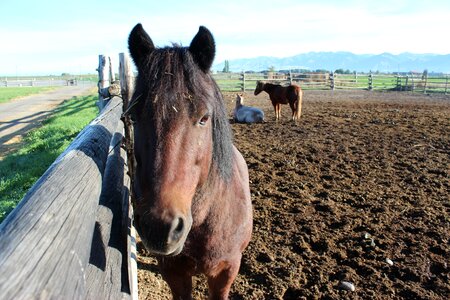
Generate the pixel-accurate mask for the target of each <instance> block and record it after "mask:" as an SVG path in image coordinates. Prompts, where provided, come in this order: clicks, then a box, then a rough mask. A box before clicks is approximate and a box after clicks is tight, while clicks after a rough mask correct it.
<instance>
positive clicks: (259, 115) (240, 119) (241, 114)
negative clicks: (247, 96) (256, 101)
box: [233, 94, 264, 123]
mask: <svg viewBox="0 0 450 300" xmlns="http://www.w3.org/2000/svg"><path fill="white" fill-rule="evenodd" d="M233 117H234V121H235V122H237V123H261V122H264V112H263V111H262V110H261V109H259V108H256V107H251V106H245V105H244V96H243V95H242V94H236V107H235V108H234V111H233Z"/></svg>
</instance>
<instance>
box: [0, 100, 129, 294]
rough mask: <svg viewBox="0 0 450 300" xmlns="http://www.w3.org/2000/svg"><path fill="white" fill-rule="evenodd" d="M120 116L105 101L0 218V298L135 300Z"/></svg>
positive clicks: (118, 104) (116, 105)
mask: <svg viewBox="0 0 450 300" xmlns="http://www.w3.org/2000/svg"><path fill="white" fill-rule="evenodd" d="M122 113H123V102H122V98H121V97H112V98H110V99H109V100H108V101H107V103H106V105H105V106H104V108H103V109H102V111H101V113H100V115H99V116H98V117H97V118H96V119H95V120H94V121H92V122H91V123H90V124H89V125H88V126H86V127H85V128H84V129H83V130H82V131H81V132H80V134H79V135H78V136H77V137H76V138H75V140H74V141H73V142H72V143H71V145H70V146H69V147H68V148H67V149H66V150H65V151H64V152H63V153H62V154H61V155H60V156H59V157H58V158H57V159H56V161H55V162H54V163H53V164H52V165H51V166H50V168H49V169H48V170H47V171H46V172H45V174H44V175H43V176H42V177H41V178H40V179H39V180H38V181H37V182H36V184H35V185H34V186H33V187H32V188H31V189H30V190H29V192H28V193H27V194H26V195H25V197H24V198H23V199H22V201H21V202H20V203H19V205H18V206H17V207H16V208H15V209H14V210H13V211H12V212H11V213H10V214H9V216H8V217H7V218H6V219H5V220H4V221H3V222H2V223H1V225H0V241H1V242H0V272H1V274H2V276H1V277H0V290H1V298H2V299H35V298H44V299H86V298H88V299H106V298H108V299H123V298H125V299H137V273H136V263H135V261H134V258H135V254H133V248H135V244H134V243H135V241H134V236H133V235H132V233H133V228H132V226H131V224H132V207H131V205H130V202H129V195H130V178H129V176H128V170H127V165H126V163H125V162H126V161H127V157H126V153H125V151H124V150H123V149H122V148H121V145H122V138H123V132H124V126H123V123H122V122H121V121H120V118H121V115H122ZM133 256H134V258H133Z"/></svg>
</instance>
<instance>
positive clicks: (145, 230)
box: [136, 214, 192, 256]
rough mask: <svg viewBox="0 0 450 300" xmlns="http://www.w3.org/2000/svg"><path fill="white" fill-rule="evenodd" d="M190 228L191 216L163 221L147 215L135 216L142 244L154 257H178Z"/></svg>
mask: <svg viewBox="0 0 450 300" xmlns="http://www.w3.org/2000/svg"><path fill="white" fill-rule="evenodd" d="M191 226H192V216H191V214H188V215H187V216H185V215H180V214H179V215H175V216H174V217H172V218H165V219H164V220H163V219H160V218H152V217H151V216H149V215H144V216H140V215H136V228H137V231H138V233H139V235H140V237H141V239H142V242H143V243H144V246H145V248H146V249H147V250H148V251H150V252H151V253H152V254H155V255H164V256H174V255H178V254H179V253H180V252H181V251H182V250H183V247H184V243H185V242H186V238H187V236H188V234H189V231H190V230H191Z"/></svg>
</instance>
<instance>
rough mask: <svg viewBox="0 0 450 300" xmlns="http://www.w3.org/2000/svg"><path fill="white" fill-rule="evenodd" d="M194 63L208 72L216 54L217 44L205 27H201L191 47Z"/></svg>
mask: <svg viewBox="0 0 450 300" xmlns="http://www.w3.org/2000/svg"><path fill="white" fill-rule="evenodd" d="M189 52H191V54H192V56H193V58H194V61H195V62H196V63H197V65H198V66H199V67H200V69H201V70H202V71H203V72H205V73H206V72H208V71H209V68H211V65H212V63H213V61H214V56H215V54H216V44H215V42H214V38H213V36H212V34H211V32H210V31H209V30H208V29H207V28H206V27H204V26H200V28H199V29H198V32H197V34H196V35H195V37H194V39H193V40H192V42H191V45H190V46H189Z"/></svg>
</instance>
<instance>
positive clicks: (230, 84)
mask: <svg viewBox="0 0 450 300" xmlns="http://www.w3.org/2000/svg"><path fill="white" fill-rule="evenodd" d="M213 77H214V79H215V80H216V81H217V83H218V85H219V87H220V88H221V89H222V90H223V91H250V90H254V89H255V87H256V82H257V81H258V80H262V81H266V82H272V83H279V84H282V85H287V84H297V85H299V86H300V87H302V88H303V89H306V90H308V89H315V90H318V89H319V90H320V89H321V90H335V89H353V90H358V89H359V90H386V91H387V90H390V91H412V92H422V93H445V94H447V93H448V92H449V91H450V85H449V75H443V76H423V75H422V74H417V73H411V74H409V75H392V74H372V73H369V74H357V73H355V74H337V73H270V72H269V73H216V74H213Z"/></svg>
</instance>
